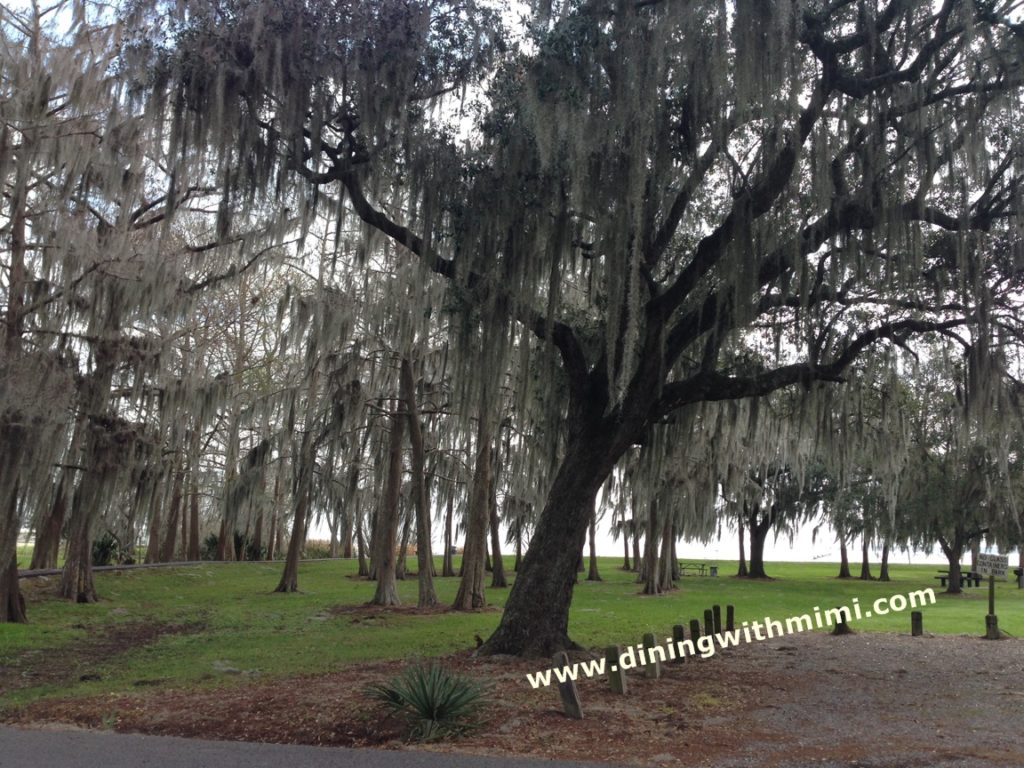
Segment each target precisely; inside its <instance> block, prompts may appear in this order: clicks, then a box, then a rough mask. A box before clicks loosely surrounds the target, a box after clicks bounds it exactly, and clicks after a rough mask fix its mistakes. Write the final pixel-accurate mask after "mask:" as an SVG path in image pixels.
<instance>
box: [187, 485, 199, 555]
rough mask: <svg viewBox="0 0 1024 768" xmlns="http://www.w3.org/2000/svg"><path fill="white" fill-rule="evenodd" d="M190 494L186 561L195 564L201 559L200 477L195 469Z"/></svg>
mask: <svg viewBox="0 0 1024 768" xmlns="http://www.w3.org/2000/svg"><path fill="white" fill-rule="evenodd" d="M190 474H191V475H192V478H191V481H190V488H189V494H188V503H189V509H188V554H187V555H186V556H185V559H186V560H191V561H193V562H195V561H196V560H198V559H199V557H200V553H199V477H198V472H197V471H196V470H195V469H193V470H192V472H191V473H190Z"/></svg>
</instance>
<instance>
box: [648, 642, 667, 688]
mask: <svg viewBox="0 0 1024 768" xmlns="http://www.w3.org/2000/svg"><path fill="white" fill-rule="evenodd" d="M656 645H658V642H657V640H655V639H654V633H653V632H648V633H646V634H645V635H644V655H645V656H646V657H647V663H646V664H644V677H651V678H654V679H655V680H657V679H658V678H659V677H661V660H660V659H658V658H657V656H652V655H651V649H652V648H654V647H655V646H656ZM660 650H661V651H662V652H663V653H664V650H665V649H664V648H662V649H660Z"/></svg>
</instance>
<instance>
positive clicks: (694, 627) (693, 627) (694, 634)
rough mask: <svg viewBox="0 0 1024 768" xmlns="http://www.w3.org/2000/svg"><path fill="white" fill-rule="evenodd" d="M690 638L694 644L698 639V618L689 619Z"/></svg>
mask: <svg viewBox="0 0 1024 768" xmlns="http://www.w3.org/2000/svg"><path fill="white" fill-rule="evenodd" d="M690 639H691V640H692V641H693V644H694V645H697V641H698V640H700V619H690Z"/></svg>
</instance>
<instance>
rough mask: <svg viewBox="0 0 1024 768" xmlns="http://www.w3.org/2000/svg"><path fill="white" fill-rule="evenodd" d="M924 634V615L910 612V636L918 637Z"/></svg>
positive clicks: (918, 612)
mask: <svg viewBox="0 0 1024 768" xmlns="http://www.w3.org/2000/svg"><path fill="white" fill-rule="evenodd" d="M923 634H924V615H923V614H922V613H921V612H920V611H911V612H910V636H911V637H920V636H921V635H923Z"/></svg>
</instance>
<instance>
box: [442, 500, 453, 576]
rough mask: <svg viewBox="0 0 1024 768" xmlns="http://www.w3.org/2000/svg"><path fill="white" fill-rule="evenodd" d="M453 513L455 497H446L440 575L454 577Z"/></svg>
mask: <svg viewBox="0 0 1024 768" xmlns="http://www.w3.org/2000/svg"><path fill="white" fill-rule="evenodd" d="M454 513H455V495H454V494H449V495H448V504H447V508H446V509H445V513H444V557H443V558H442V559H441V575H442V576H454V575H455V566H454V564H453V563H452V518H453V516H454Z"/></svg>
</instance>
